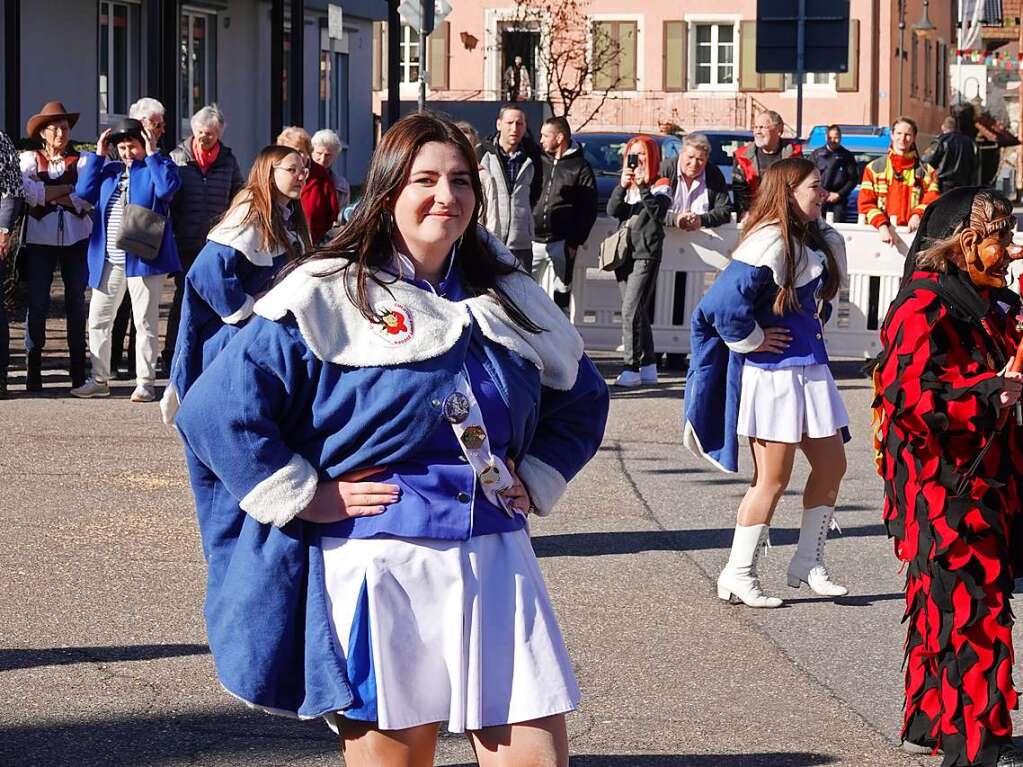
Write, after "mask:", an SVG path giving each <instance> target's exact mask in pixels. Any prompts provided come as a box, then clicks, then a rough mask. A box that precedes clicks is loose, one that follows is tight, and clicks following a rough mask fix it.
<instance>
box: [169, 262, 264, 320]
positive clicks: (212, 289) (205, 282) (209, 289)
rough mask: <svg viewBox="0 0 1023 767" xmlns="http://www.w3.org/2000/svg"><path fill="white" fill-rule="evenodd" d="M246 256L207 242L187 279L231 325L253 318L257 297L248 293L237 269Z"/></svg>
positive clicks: (200, 295)
mask: <svg viewBox="0 0 1023 767" xmlns="http://www.w3.org/2000/svg"><path fill="white" fill-rule="evenodd" d="M243 261H246V258H245V255H244V254H243V253H241V252H240V251H237V250H235V249H234V248H231V247H229V246H227V245H220V244H218V243H211V242H208V243H206V245H205V246H204V247H203V249H202V250H201V251H199V255H198V256H197V257H196V259H195V263H194V264H192V268H191V269H189V270H188V275H187V276H186V277H185V279H186V280H187V281H188V284H189V285H190V286H191V288H192V289H193V290H194V291H195V292H196V294H198V295H199V297H200V298H202V300H203V301H205V302H206V303H207V304H209V306H210V308H211V309H212V310H213V311H214V312H216V314H217V315H218V316H219V317H220V319H221V320H222V321H223V322H224V323H226V324H228V325H238V324H240V323H242V322H244V321H245V320H247V319H248V318H249V317H250V316H251V315H252V307H253V306H254V305H255V303H256V299H255V297H254V296H250V295H249V294H248V293H246V292H245V286H244V284H242V280H241V277H240V276H239V274H238V267H239V266H240V265H241V263H242V262H243Z"/></svg>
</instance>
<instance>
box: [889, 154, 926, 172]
mask: <svg viewBox="0 0 1023 767" xmlns="http://www.w3.org/2000/svg"><path fill="white" fill-rule="evenodd" d="M888 157H889V158H890V159H891V163H892V170H894V171H895V172H896V173H898V174H901V173H905V172H906V171H907V170H909V169H910V168H912V167H913V166H914V165H916V164H917V163H918V162H919V157H918V155H917V153H916V150H914V149H910V150H909V151H908V152H906V153H905V154H899V152H897V151H896V150H895V149H892V150H890V151H889V152H888Z"/></svg>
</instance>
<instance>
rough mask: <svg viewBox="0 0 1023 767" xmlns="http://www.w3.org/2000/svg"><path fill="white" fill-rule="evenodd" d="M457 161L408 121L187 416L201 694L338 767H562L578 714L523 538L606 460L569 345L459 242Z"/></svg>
mask: <svg viewBox="0 0 1023 767" xmlns="http://www.w3.org/2000/svg"><path fill="white" fill-rule="evenodd" d="M481 200H482V190H481V188H480V182H479V176H478V174H477V173H476V161H475V158H474V156H473V151H472V147H470V146H469V143H468V142H467V141H466V139H465V137H464V136H463V135H462V133H461V132H460V131H459V130H458V129H457V128H456V127H455V126H454V125H453V124H451V123H449V122H448V121H446V120H442V119H439V118H437V117H434V116H432V115H429V114H423V113H420V114H415V115H410V116H408V117H406V118H404V119H402V120H401V121H399V122H398V123H396V124H395V125H394V126H393V127H392V128H390V129H389V130H388V131H387V133H386V134H385V135H384V138H383V140H382V142H381V144H380V146H379V147H378V149H377V150H376V152H375V153H374V156H373V161H372V164H371V167H370V169H369V174H368V177H367V181H366V189H365V194H364V197H363V201H362V203H361V204H360V205H359V207H358V208H357V210H356V212H355V216H354V218H353V220H352V221H351V222H350V223H349V224H348V225H347V226H346V227H345V228H344V229H343V230H342V232H341V234H340V235H339V236H338V238H337V239H335V240H334V241H332V242H331V244H330V246H329V248H328V250H326V251H323V252H320V253H317V254H316V255H315V256H314V257H312V258H307V259H305V260H304V261H303V262H301V264H300V265H299V266H297V267H296V268H293V269H291V270H290V272H289V273H288V274H287V276H286V277H285V278H283V279H282V280H281V281H280V282H279V283H278V284H277V285H276V286H275V287H274V288H273V289H272V290H271V291H270V292H269V293H268V294H267V295H266V296H264V297H263V298H262V299H260V300H259V301H257V302H256V304H255V316H254V317H253V318H252V319H251V321H250V322H249V323H248V324H247V325H246V326H245V327H244V328H243V329H242V330H241V331H240V332H239V333H238V334H237V335H236V336H235V337H234V338H233V339H232V340H231V342H230V343H229V344H228V345H227V347H226V348H225V349H224V350H223V351H222V352H221V353H220V354H219V356H218V357H217V358H216V359H215V360H214V361H213V363H212V364H211V365H210V366H209V367H208V368H207V369H206V370H205V371H204V372H203V373H202V375H200V376H199V378H198V379H197V380H196V381H195V382H194V383H193V384H192V386H191V388H190V389H189V390H188V392H187V393H186V394H185V396H184V397H183V398H182V402H181V409H180V411H179V413H178V415H177V420H176V426H177V428H178V429H179V431H180V433H181V435H182V437H183V439H184V443H185V455H186V459H187V462H188V467H189V471H190V474H191V480H192V489H193V493H194V494H195V499H196V509H197V513H198V518H199V526H200V530H201V533H202V539H203V548H204V553H205V556H206V560H207V564H208V566H209V579H208V591H207V599H206V621H207V635H208V638H209V642H210V647H211V649H212V652H213V657H214V661H215V663H216V666H217V671H218V674H219V677H220V681H221V682H222V684H223V685H224V686H225V687H226V688H227V690H228V691H230V692H231V693H232V694H234V695H235V696H237V697H239V698H241V699H242V700H244V701H246V702H248V703H249V704H250V705H253V706H258V707H261V708H263V709H265V710H268V711H270V712H273V713H278V714H287V715H291V716H299V717H303V718H309V717H316V716H325V717H327V719H328V721H329V722H331V723H332V724H333V725H334V726H335V727H337V728H338V730H339V732H340V738H341V747H342V751H343V753H344V758H345V763H346V764H347V765H348V766H349V767H363V766H367V765H372V766H373V767H387V765H396V764H428V763H432V757H433V752H434V748H435V746H436V742H437V735H438V729H439V723H440V722H443V721H447V722H448V728H449V730H451V731H453V732H466V733H468V735H469V737H470V739H471V740H472V743H473V745H474V747H475V749H476V750H477V753H491V752H496V751H497V750H498V749H499V748H500V750H501V752H502V754H505V755H506V756H507V758H508V759H509V760H510V761H509V763H530V764H533V763H542V764H557V765H559V767H566V765H567V764H568V742H567V735H566V730H565V720H564V714H565V713H566V712H567V711H570V710H572V709H573V708H574V707H575V705H576V703H577V700H578V697H579V690H578V686H577V684H576V681H575V677H574V675H573V673H572V669H571V663H570V661H569V658H568V654H567V652H566V650H565V646H564V643H563V641H562V639H561V633H560V631H559V628H558V624H557V619H556V617H555V615H554V611H553V609H552V607H551V603H550V599H549V597H548V595H547V591H546V588H545V586H544V583H543V579H542V576H541V574H540V571H539V568H538V567H537V562H536V558H535V556H534V554H533V551H532V547H531V546H530V543H529V537H528V533H527V529H526V521H527V516H528V515H529V514H530V513H533V512H536V513H538V514H547V513H549V512H550V511H551V510H552V508H553V507H554V505H555V504H556V503H557V501H558V498H559V497H560V496H561V494H562V493H563V492H564V490H565V487H566V484H567V482H568V481H569V480H570V479H571V478H572V477H573V476H575V474H576V473H577V472H578V471H579V470H580V469H581V468H582V467H583V466H584V465H585V464H586V462H587V461H588V460H589V459H590V458H591V457H592V456H593V454H594V453H595V452H596V450H597V447H598V446H599V444H600V441H601V438H602V435H603V431H604V425H605V422H606V418H607V409H608V392H607V386H606V385H605V383H604V381H603V379H602V378H601V376H600V375H599V374H598V373H597V371H596V370H595V368H594V366H593V365H592V363H591V362H590V361H589V359H587V357H586V356H585V355H584V354H583V345H582V339H581V338H580V337H579V334H578V333H577V332H576V331H575V329H574V327H573V326H572V325H571V324H570V323H569V322H568V320H567V319H566V318H565V316H564V314H562V313H561V311H560V310H559V309H558V308H557V307H556V306H555V305H554V303H553V302H552V301H551V300H550V298H549V297H548V296H547V295H546V293H544V291H543V290H542V289H541V288H540V287H539V286H538V285H536V284H535V283H534V282H533V281H532V279H531V278H530V276H529V275H528V274H526V273H525V272H523V271H522V270H521V269H520V268H518V267H517V262H516V260H515V259H514V258H513V257H512V255H511V253H510V252H509V251H508V250H507V249H505V248H504V247H503V246H502V245H500V244H498V243H497V241H496V240H494V239H493V238H492V237H490V236H489V235H487V234H486V232H485V230H483V229H482V228H481V227H478V220H479V215H480V212H481V206H482V205H481Z"/></svg>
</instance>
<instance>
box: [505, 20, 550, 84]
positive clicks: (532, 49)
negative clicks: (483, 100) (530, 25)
mask: <svg viewBox="0 0 1023 767" xmlns="http://www.w3.org/2000/svg"><path fill="white" fill-rule="evenodd" d="M539 47H540V33H539V32H531V31H528V30H523V29H503V30H501V90H502V96H503V98H504V99H505V100H507V101H524V100H531V99H533V98H535V92H536V53H537V50H538V49H539ZM516 56H521V57H522V64H523V66H524V67H525V73H524V74H528V80H529V84H528V88H523V87H520V88H519V89H518V92H517V93H516V92H515V89H514V88H513V86H512V82H511V77H510V73H509V69H511V68H512V66H513V64H514V63H515V57H516ZM527 93H528V95H527Z"/></svg>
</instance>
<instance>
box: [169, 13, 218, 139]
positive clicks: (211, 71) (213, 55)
mask: <svg viewBox="0 0 1023 767" xmlns="http://www.w3.org/2000/svg"><path fill="white" fill-rule="evenodd" d="M195 16H205V17H206V38H205V40H204V41H203V45H204V46H205V49H206V83H205V91H206V104H211V103H213V102H214V101H216V99H217V50H216V40H217V30H218V23H219V21H220V17H219V16H218V15H217V13H216V12H215V11H211V10H210V9H208V8H197V7H195V6H192V5H182V6H181V11H180V15H179V22H183V21H184V20H185V18H186V17H187V18H188V19H189V22H188V38H189V40H188V48H187V49H188V51H189V62H188V69H187V74H186V73H185V72H178V88H179V89H180V88H181V85H182V77H184V78H185V80H186V82H185V86H186V87H187V93H188V104H189V108H188V109H186V110H182V114H181V135H183V136H184V135H191V133H192V122H191V121H192V115H193V114H195V112H196V111H198V109H201V108H202V107H203V106H205V105H206V104H200V105H199V107H198V108H196V106H195V105H194V104H192V95H191V94H192V89H193V85H194V82H195V81H194V79H193V78H194V77H195V70H194V68H193V67H192V62H191V50H192V45H191V43H192V28H193V24H192V21H191V19H192V18H193V17H195ZM177 39H178V41H179V43H180V41H181V29H180V28H179V29H178V35H177ZM181 96H182V94H181V93H180V92H179V93H178V99H179V100H180V99H181ZM186 112H187V114H185V113H186Z"/></svg>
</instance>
